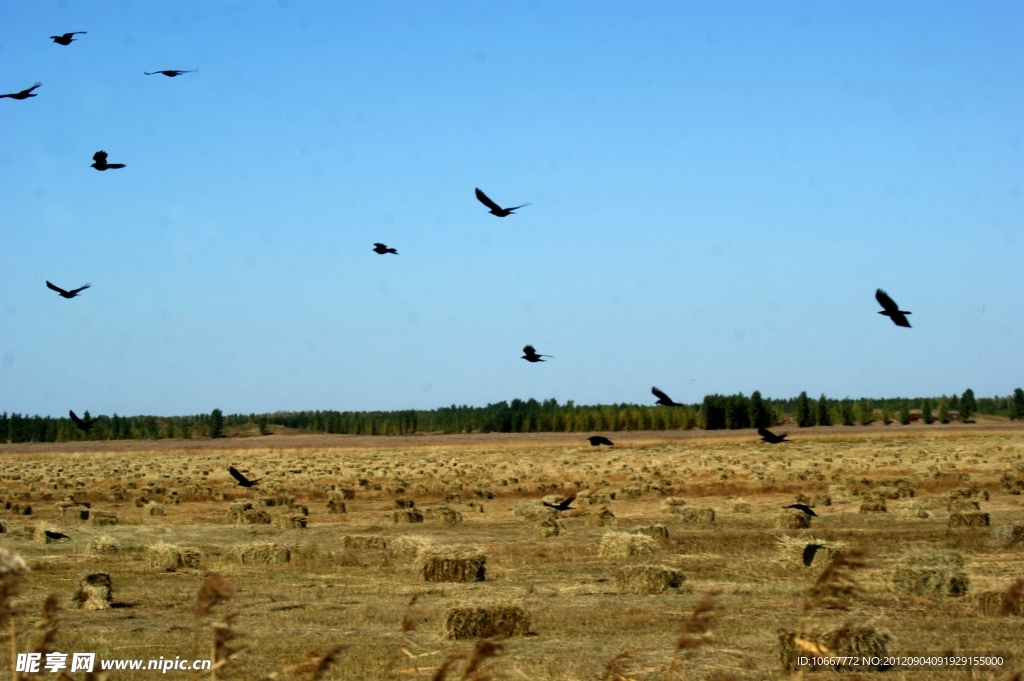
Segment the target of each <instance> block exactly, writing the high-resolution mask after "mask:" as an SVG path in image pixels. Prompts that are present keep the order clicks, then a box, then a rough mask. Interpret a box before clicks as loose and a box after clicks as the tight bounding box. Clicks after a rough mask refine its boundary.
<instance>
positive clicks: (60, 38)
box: [50, 31, 88, 45]
mask: <svg viewBox="0 0 1024 681" xmlns="http://www.w3.org/2000/svg"><path fill="white" fill-rule="evenodd" d="M87 32H88V31H72V32H71V33H65V34H64V35H51V36H50V38H51V39H52V40H53V42H55V43H57V44H58V45H70V44H71V43H73V42H74V41H75V39H74V38H72V37H71V36H74V35H78V34H80V33H87Z"/></svg>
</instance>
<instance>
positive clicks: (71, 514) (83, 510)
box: [55, 501, 89, 521]
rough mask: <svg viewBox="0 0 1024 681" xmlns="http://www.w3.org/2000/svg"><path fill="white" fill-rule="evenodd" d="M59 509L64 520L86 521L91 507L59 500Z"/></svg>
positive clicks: (57, 504)
mask: <svg viewBox="0 0 1024 681" xmlns="http://www.w3.org/2000/svg"><path fill="white" fill-rule="evenodd" d="M55 506H56V508H57V510H58V511H59V512H60V519H61V520H64V521H68V520H78V521H86V520H88V519H89V507H88V506H83V505H81V504H77V503H75V502H70V503H69V502H66V501H58V502H57V503H56V504H55Z"/></svg>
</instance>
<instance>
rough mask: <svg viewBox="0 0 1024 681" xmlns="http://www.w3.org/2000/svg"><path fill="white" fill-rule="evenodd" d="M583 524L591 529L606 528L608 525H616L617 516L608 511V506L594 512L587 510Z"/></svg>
mask: <svg viewBox="0 0 1024 681" xmlns="http://www.w3.org/2000/svg"><path fill="white" fill-rule="evenodd" d="M583 522H585V523H586V524H587V525H590V526H591V527H605V526H607V525H614V524H615V514H614V513H612V512H611V511H609V510H608V507H607V506H602V507H600V508H597V509H594V510H589V509H588V510H587V512H586V513H584V514H583Z"/></svg>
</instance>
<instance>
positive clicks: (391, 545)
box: [387, 535, 434, 556]
mask: <svg viewBox="0 0 1024 681" xmlns="http://www.w3.org/2000/svg"><path fill="white" fill-rule="evenodd" d="M432 546H434V542H433V541H431V540H430V539H427V538H426V537H413V536H409V535H402V536H399V537H395V538H393V539H389V540H388V543H387V548H388V551H389V552H390V553H393V554H395V555H396V556H416V555H419V553H420V552H421V551H424V550H425V549H428V548H430V547H432Z"/></svg>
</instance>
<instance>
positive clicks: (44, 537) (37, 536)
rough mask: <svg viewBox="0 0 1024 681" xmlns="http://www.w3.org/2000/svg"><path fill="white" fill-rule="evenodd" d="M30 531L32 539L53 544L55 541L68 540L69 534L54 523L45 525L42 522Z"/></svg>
mask: <svg viewBox="0 0 1024 681" xmlns="http://www.w3.org/2000/svg"><path fill="white" fill-rule="evenodd" d="M28 531H29V532H30V533H31V535H32V541H35V542H39V543H40V544H51V543H53V542H58V541H66V540H67V538H68V537H67V535H66V534H65V533H64V532H63V531H61V530H60V529H58V528H56V527H54V526H53V525H44V524H42V523H40V524H39V525H36V526H35V527H33V528H31V529H29V530H28ZM48 533H49V534H48ZM57 535H62V536H57Z"/></svg>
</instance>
